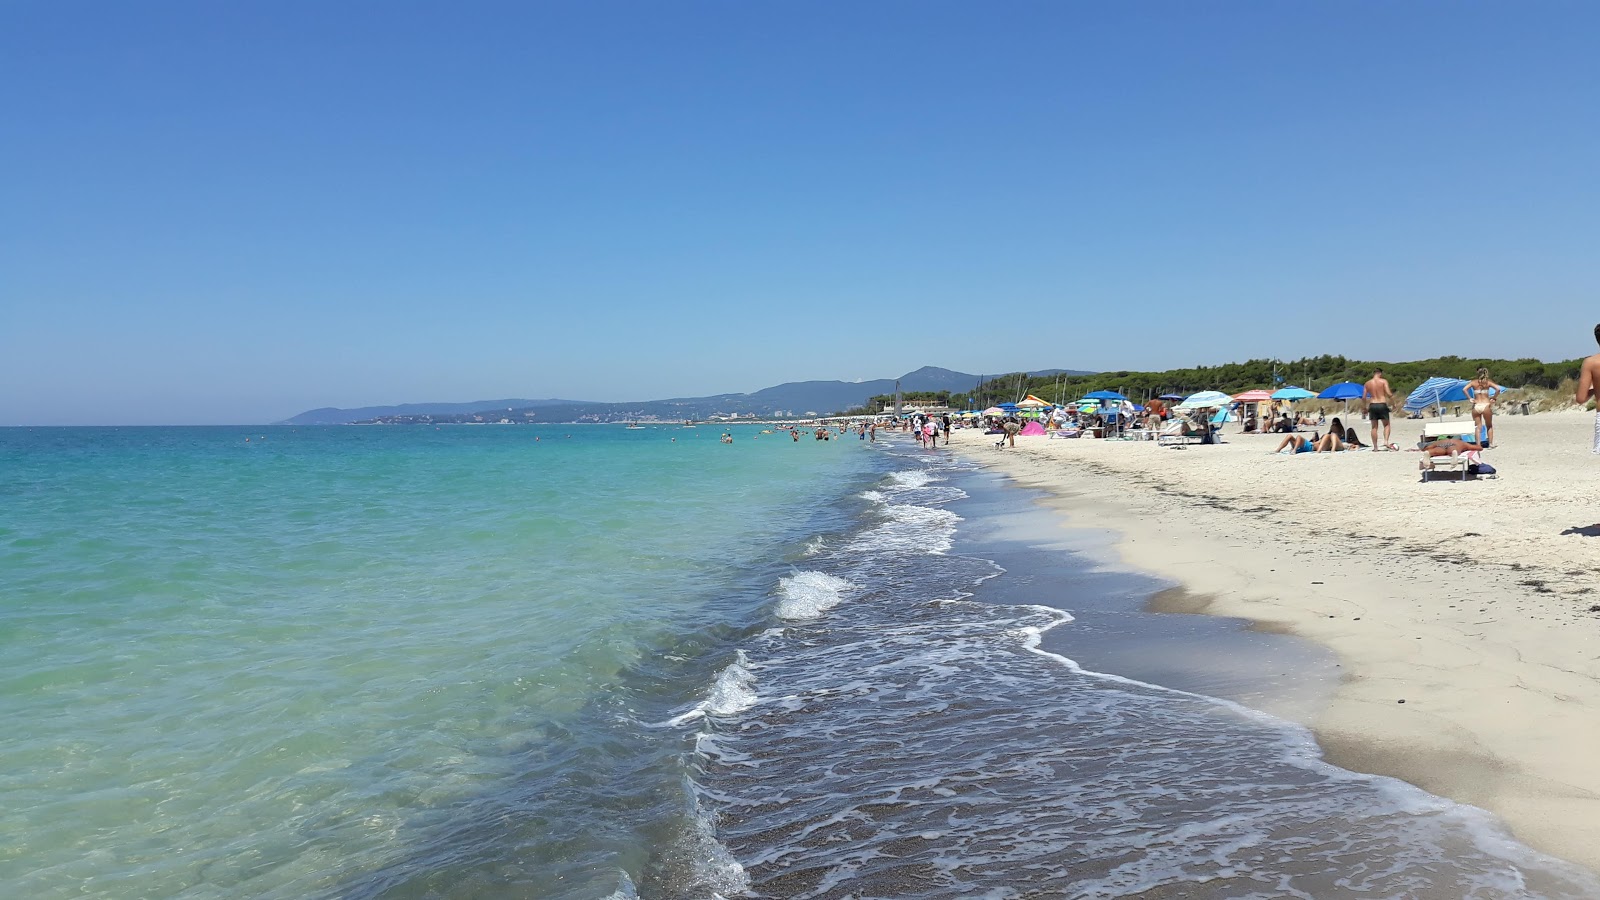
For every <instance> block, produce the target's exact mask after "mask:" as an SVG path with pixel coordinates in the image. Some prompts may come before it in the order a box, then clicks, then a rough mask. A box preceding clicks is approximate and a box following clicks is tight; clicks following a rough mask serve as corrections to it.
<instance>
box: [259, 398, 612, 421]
mask: <svg viewBox="0 0 1600 900" xmlns="http://www.w3.org/2000/svg"><path fill="white" fill-rule="evenodd" d="M584 402H585V401H582V400H474V401H472V402H470V403H401V404H399V405H398V406H361V407H357V408H355V409H336V408H334V407H332V406H324V407H323V408H321V409H313V410H308V411H306V412H303V413H301V414H299V415H298V416H294V417H292V418H288V419H284V420H283V421H282V422H279V423H278V424H279V425H344V424H347V423H349V422H360V421H362V420H363V419H376V418H378V417H380V416H438V415H452V414H457V413H475V412H482V411H483V410H486V409H496V410H503V409H538V408H540V407H545V406H562V405H567V404H579V405H582V404H584Z"/></svg>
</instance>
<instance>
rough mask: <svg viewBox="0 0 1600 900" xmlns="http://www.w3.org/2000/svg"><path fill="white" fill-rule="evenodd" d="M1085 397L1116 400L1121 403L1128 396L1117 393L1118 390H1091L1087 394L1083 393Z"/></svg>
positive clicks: (1087, 398) (1088, 398) (1086, 398)
mask: <svg viewBox="0 0 1600 900" xmlns="http://www.w3.org/2000/svg"><path fill="white" fill-rule="evenodd" d="M1083 399H1085V400H1114V401H1116V402H1117V403H1121V402H1122V401H1124V400H1126V399H1128V398H1127V397H1124V396H1122V395H1121V394H1119V393H1117V392H1116V391H1091V392H1089V393H1087V394H1084V395H1083Z"/></svg>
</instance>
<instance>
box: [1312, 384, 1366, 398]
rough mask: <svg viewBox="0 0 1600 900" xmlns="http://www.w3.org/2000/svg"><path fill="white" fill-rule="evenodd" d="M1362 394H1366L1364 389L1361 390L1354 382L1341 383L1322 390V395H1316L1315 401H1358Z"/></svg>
mask: <svg viewBox="0 0 1600 900" xmlns="http://www.w3.org/2000/svg"><path fill="white" fill-rule="evenodd" d="M1363 393H1366V391H1365V389H1364V388H1362V387H1361V385H1359V384H1356V383H1355V382H1354V381H1341V382H1339V383H1338V384H1334V385H1329V386H1328V387H1326V388H1324V389H1323V391H1322V393H1320V394H1318V395H1317V399H1318V400H1360V399H1361V395H1362V394H1363Z"/></svg>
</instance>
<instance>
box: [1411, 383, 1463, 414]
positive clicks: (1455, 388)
mask: <svg viewBox="0 0 1600 900" xmlns="http://www.w3.org/2000/svg"><path fill="white" fill-rule="evenodd" d="M1466 388H1467V383H1466V382H1465V381H1463V380H1461V379H1460V378H1429V379H1428V380H1427V381H1424V382H1423V383H1421V384H1419V385H1417V389H1416V390H1414V391H1412V392H1411V394H1410V396H1408V397H1406V402H1405V411H1406V412H1422V411H1423V410H1425V409H1427V408H1428V407H1430V406H1432V407H1442V406H1443V404H1446V403H1460V402H1461V401H1463V400H1465V399H1467V390H1466ZM1439 414H1440V415H1443V414H1444V410H1443V409H1442V408H1440V409H1439Z"/></svg>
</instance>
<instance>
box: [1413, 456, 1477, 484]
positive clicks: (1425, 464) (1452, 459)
mask: <svg viewBox="0 0 1600 900" xmlns="http://www.w3.org/2000/svg"><path fill="white" fill-rule="evenodd" d="M1476 455H1477V452H1476V451H1471V452H1467V453H1452V454H1450V455H1449V456H1428V457H1424V458H1423V460H1422V465H1421V468H1422V480H1423V481H1425V482H1426V481H1432V480H1434V478H1436V477H1438V476H1439V475H1440V474H1443V473H1445V472H1453V473H1455V474H1456V475H1457V476H1459V477H1458V479H1457V480H1459V481H1466V480H1467V476H1468V475H1469V474H1470V473H1469V472H1468V471H1467V467H1468V466H1470V465H1472V462H1473V460H1472V457H1474V456H1476Z"/></svg>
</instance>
